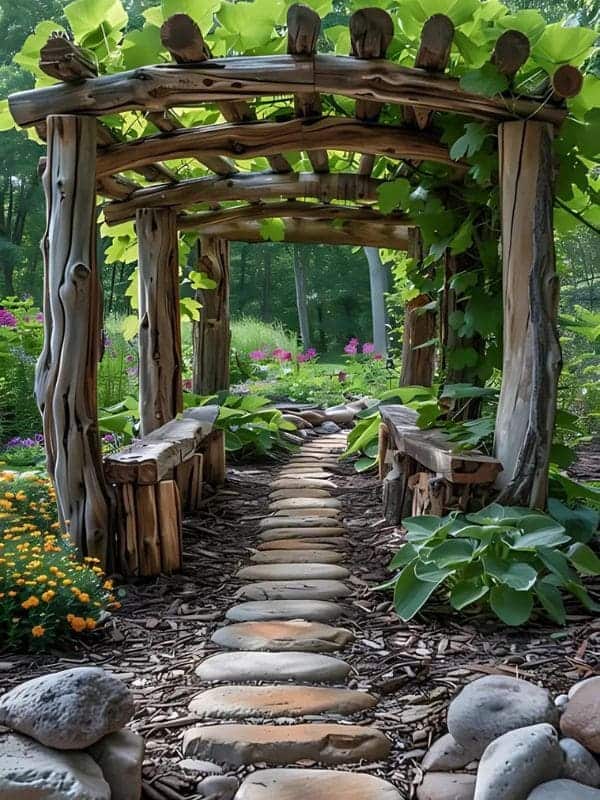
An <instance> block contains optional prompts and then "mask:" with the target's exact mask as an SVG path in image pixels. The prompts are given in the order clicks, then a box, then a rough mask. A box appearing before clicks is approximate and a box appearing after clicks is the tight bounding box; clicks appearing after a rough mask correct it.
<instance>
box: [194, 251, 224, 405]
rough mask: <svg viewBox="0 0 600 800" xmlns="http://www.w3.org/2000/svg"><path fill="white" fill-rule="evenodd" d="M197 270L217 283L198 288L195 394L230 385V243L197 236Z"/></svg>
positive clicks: (195, 339) (195, 333)
mask: <svg viewBox="0 0 600 800" xmlns="http://www.w3.org/2000/svg"><path fill="white" fill-rule="evenodd" d="M199 270H200V271H202V272H205V273H207V275H208V277H209V278H212V279H213V280H214V281H215V282H216V284H217V286H216V288H215V289H207V290H200V291H199V293H198V294H199V297H198V299H199V300H200V302H201V303H202V310H201V312H200V319H199V321H198V322H195V323H194V377H193V390H194V392H195V393H196V394H200V395H207V394H214V393H215V392H219V391H221V390H223V389H229V349H230V344H231V330H230V323H229V243H228V242H227V241H225V240H224V239H220V238H218V237H216V236H201V237H200V264H199Z"/></svg>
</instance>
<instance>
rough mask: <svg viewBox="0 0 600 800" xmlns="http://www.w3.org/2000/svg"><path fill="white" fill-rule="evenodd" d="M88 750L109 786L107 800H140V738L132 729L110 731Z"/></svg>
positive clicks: (141, 753) (142, 752) (142, 758)
mask: <svg viewBox="0 0 600 800" xmlns="http://www.w3.org/2000/svg"><path fill="white" fill-rule="evenodd" d="M88 753H89V754H90V755H91V756H92V758H93V759H94V761H95V762H96V763H97V764H98V766H99V767H100V769H101V770H102V773H103V775H104V780H105V781H106V782H107V783H108V785H109V786H110V790H111V792H112V794H111V800H140V797H141V796H142V764H143V761H144V740H143V738H142V737H141V736H138V734H137V733H134V732H133V731H128V730H126V729H123V730H121V731H117V732H116V733H110V734H109V735H108V736H105V737H104V739H100V741H99V742H96V744H94V745H92V746H91V747H90V748H89V750H88Z"/></svg>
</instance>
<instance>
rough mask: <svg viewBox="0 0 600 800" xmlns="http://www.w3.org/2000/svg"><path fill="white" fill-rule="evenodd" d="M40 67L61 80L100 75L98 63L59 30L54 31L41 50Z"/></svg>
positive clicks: (75, 79)
mask: <svg viewBox="0 0 600 800" xmlns="http://www.w3.org/2000/svg"><path fill="white" fill-rule="evenodd" d="M40 69H41V70H42V72H45V73H46V75H50V77H52V78H57V79H58V80H59V81H78V80H83V79H84V78H95V77H96V76H97V75H98V67H97V65H96V63H95V62H94V61H93V60H92V59H91V58H89V57H88V55H86V53H85V52H84V51H83V50H82V49H81V48H80V47H77V45H76V44H74V43H73V42H72V41H71V40H70V39H68V38H67V37H66V36H65V35H64V34H62V33H59V32H54V33H53V34H52V35H51V36H50V38H49V39H48V41H47V42H46V44H45V45H44V46H43V47H42V49H41V50H40Z"/></svg>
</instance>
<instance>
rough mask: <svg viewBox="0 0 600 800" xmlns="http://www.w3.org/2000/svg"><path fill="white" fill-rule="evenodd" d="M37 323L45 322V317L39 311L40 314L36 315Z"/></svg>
mask: <svg viewBox="0 0 600 800" xmlns="http://www.w3.org/2000/svg"><path fill="white" fill-rule="evenodd" d="M35 321H36V322H43V321H44V315H43V314H42V312H41V311H38V313H37V314H36V315H35Z"/></svg>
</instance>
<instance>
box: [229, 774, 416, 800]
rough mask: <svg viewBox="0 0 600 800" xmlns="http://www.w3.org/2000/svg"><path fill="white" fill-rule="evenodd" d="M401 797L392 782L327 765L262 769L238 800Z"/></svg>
mask: <svg viewBox="0 0 600 800" xmlns="http://www.w3.org/2000/svg"><path fill="white" fill-rule="evenodd" d="M274 798H277V800H332V798H343V800H402V795H401V794H400V792H399V791H398V790H397V789H395V788H394V787H393V786H392V784H391V783H388V782H387V781H384V780H381V778H375V777H373V776H372V775H363V774H361V773H360V772H358V773H357V772H337V771H335V770H324V769H259V770H257V771H256V772H253V773H252V774H251V775H249V776H248V777H247V778H246V780H245V781H244V782H243V783H242V785H241V787H240V789H239V791H238V793H237V794H236V796H235V800H274Z"/></svg>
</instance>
